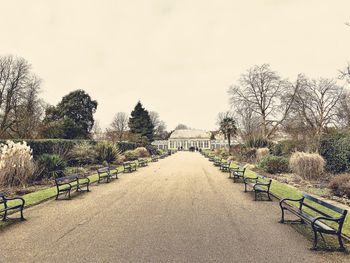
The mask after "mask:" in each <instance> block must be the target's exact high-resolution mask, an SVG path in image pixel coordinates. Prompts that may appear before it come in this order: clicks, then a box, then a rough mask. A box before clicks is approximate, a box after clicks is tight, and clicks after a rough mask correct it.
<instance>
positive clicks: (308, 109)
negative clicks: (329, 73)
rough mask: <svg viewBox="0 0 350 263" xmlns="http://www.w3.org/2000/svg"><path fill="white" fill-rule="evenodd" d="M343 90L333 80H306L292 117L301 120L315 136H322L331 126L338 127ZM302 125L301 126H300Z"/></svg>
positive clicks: (294, 104) (293, 108) (299, 92)
mask: <svg viewBox="0 0 350 263" xmlns="http://www.w3.org/2000/svg"><path fill="white" fill-rule="evenodd" d="M342 98H343V88H342V87H340V86H338V85H337V84H336V82H335V81H334V80H332V79H324V78H320V79H318V80H308V79H307V80H306V82H305V83H304V85H303V88H302V89H299V91H298V92H297V96H296V98H295V100H294V103H293V107H292V113H293V115H292V117H293V118H294V119H299V120H301V123H302V125H303V126H304V127H307V129H308V130H309V131H311V133H312V134H313V135H320V134H321V133H322V132H324V131H325V129H326V128H327V127H328V126H329V125H333V126H335V125H336V121H337V117H338V115H337V113H338V109H339V106H340V101H341V99H342ZM299 125H301V124H299Z"/></svg>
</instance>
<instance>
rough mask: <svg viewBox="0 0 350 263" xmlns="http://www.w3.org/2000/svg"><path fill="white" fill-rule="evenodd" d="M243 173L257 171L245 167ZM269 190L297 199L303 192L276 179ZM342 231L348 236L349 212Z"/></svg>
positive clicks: (277, 194)
mask: <svg viewBox="0 0 350 263" xmlns="http://www.w3.org/2000/svg"><path fill="white" fill-rule="evenodd" d="M231 167H237V166H236V164H233V165H232V166H231ZM245 174H246V176H248V177H256V174H257V173H255V172H254V171H252V170H249V169H246V172H245ZM270 191H271V193H272V194H273V195H275V196H276V197H278V198H279V199H283V198H291V199H299V198H301V197H302V193H303V192H302V191H300V190H298V189H297V188H295V187H293V186H290V185H288V184H284V183H281V182H279V181H276V180H272V184H271V188H270ZM295 205H296V204H295ZM312 205H314V206H315V207H317V208H318V209H319V210H321V211H324V212H326V213H328V214H330V215H332V216H334V217H339V214H338V213H336V212H334V211H331V210H329V209H326V208H324V207H322V206H320V205H318V204H316V203H314V202H313V204H312ZM307 212H308V213H312V211H310V210H308V211H307ZM327 224H329V222H327ZM330 225H331V226H332V224H330ZM342 233H343V234H344V235H346V236H347V237H350V213H349V214H348V215H347V217H346V219H345V223H344V226H343V229H342Z"/></svg>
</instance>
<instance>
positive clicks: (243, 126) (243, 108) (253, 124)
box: [235, 103, 261, 140]
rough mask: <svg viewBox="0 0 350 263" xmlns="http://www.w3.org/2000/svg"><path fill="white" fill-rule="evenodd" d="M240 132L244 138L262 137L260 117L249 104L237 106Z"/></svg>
mask: <svg viewBox="0 0 350 263" xmlns="http://www.w3.org/2000/svg"><path fill="white" fill-rule="evenodd" d="M235 116H236V119H237V126H238V133H239V135H240V136H241V138H242V139H243V140H248V139H250V138H256V137H260V127H261V123H260V118H259V116H258V115H257V114H256V113H255V112H254V111H253V109H252V107H251V106H250V105H249V104H247V103H246V104H241V105H240V107H238V108H236V114H235Z"/></svg>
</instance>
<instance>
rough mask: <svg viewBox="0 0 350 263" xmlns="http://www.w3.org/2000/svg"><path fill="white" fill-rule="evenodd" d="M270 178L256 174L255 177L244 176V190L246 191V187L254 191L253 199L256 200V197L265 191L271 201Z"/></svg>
mask: <svg viewBox="0 0 350 263" xmlns="http://www.w3.org/2000/svg"><path fill="white" fill-rule="evenodd" d="M271 183H272V180H271V179H270V178H266V177H264V176H260V175H258V176H256V177H245V178H244V192H248V188H250V189H251V190H252V191H253V192H254V196H255V199H254V200H255V201H257V197H258V195H259V194H262V193H265V194H266V195H267V198H268V200H269V201H272V199H271V197H270V187H271Z"/></svg>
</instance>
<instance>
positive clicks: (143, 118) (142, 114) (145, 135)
mask: <svg viewBox="0 0 350 263" xmlns="http://www.w3.org/2000/svg"><path fill="white" fill-rule="evenodd" d="M129 129H130V132H131V133H134V134H137V135H140V136H141V139H143V140H144V139H146V140H147V141H148V142H150V141H152V140H153V135H154V126H153V124H152V121H151V118H150V116H149V113H148V111H147V110H145V108H144V107H143V106H142V104H141V102H140V101H139V102H138V103H137V104H136V106H135V108H134V110H133V111H132V112H131V117H130V118H129Z"/></svg>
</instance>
